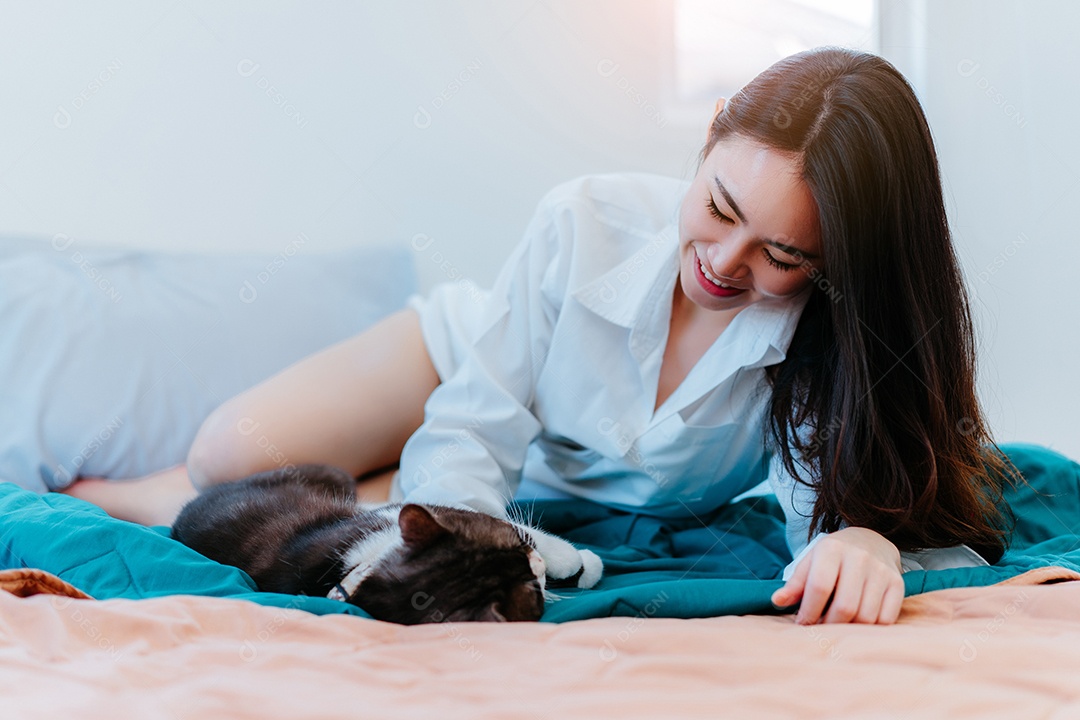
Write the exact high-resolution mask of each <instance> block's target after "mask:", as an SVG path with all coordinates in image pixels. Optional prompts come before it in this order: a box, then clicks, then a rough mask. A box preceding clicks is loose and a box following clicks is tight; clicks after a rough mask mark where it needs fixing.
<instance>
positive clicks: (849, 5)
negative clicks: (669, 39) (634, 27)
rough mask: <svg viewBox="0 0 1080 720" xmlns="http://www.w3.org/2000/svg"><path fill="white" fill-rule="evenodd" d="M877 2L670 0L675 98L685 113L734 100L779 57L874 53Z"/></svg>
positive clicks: (875, 50)
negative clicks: (832, 48)
mask: <svg viewBox="0 0 1080 720" xmlns="http://www.w3.org/2000/svg"><path fill="white" fill-rule="evenodd" d="M875 6H876V2H875V0H753V1H752V2H748V1H747V0H675V23H674V31H675V33H674V35H675V37H674V47H673V50H674V55H675V57H674V63H673V69H674V75H675V76H674V78H673V80H674V88H673V90H674V92H673V93H672V95H671V96H669V98H670V100H671V101H673V103H674V105H675V106H676V107H677V108H679V109H682V110H684V111H685V110H689V109H690V108H691V107H693V108H702V107H705V106H707V110H709V111H711V109H712V106H713V104H714V103H715V102H716V99H717V98H719V97H731V95H732V94H733V93H734V92H735V91H736V90H738V89H739V88H740V87H742V86H743V85H745V84H746V83H747V82H749V81H750V80H751V79H752V78H753V77H754V76H755V75H757V74H758V73H759V72H761V71H762V70H764V69H765V68H767V67H768V66H769V65H772V64H773V63H774V62H776V61H777V60H779V59H780V58H782V57H786V56H788V55H791V54H792V53H796V52H799V51H800V50H806V49H809V48H812V47H817V46H819V45H842V46H845V47H854V48H859V49H861V50H867V51H869V52H877V44H878V43H877V21H876V14H877V11H876V7H875Z"/></svg>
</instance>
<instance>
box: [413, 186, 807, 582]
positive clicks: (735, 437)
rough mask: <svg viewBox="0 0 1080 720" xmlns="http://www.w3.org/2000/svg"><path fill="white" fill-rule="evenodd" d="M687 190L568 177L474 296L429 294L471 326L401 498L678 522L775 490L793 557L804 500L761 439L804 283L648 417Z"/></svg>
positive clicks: (751, 319) (765, 305)
mask: <svg viewBox="0 0 1080 720" xmlns="http://www.w3.org/2000/svg"><path fill="white" fill-rule="evenodd" d="M689 185H690V183H689V182H688V181H683V180H677V179H674V178H667V177H662V176H658V175H650V174H645V173H619V174H604V175H588V176H583V177H579V178H576V179H574V180H571V181H568V182H565V183H562V184H560V185H558V186H556V187H555V188H554V189H552V190H551V191H549V192H548V193H547V194H546V195H545V196H544V198H543V199H542V200H541V202H540V204H539V207H538V209H537V211H536V213H535V215H534V216H533V218H532V220H531V221H530V223H529V225H528V227H527V229H526V231H525V237H524V239H523V240H522V241H521V242H520V243H519V244H518V246H517V247H516V248H515V249H514V251H513V252H512V254H511V256H510V258H509V259H508V261H507V262H506V264H505V265H504V266H503V268H502V270H501V272H500V273H499V275H498V277H497V279H496V281H495V284H494V286H493V288H492V289H491V291H490V292H489V293H487V294H486V295H485V296H484V297H483V298H482V301H481V302H465V301H463V300H461V298H460V293H459V294H458V295H456V296H455V292H456V291H457V290H458V289H459V288H460V287H461V286H460V284H457V285H454V284H451V283H444V284H443V285H442V286H438V287H436V288H435V289H434V290H433V291H432V293H431V301H432V302H434V303H442V305H440V306H439V307H440V309H441V310H442V311H443V312H452V313H458V314H460V313H467V314H468V317H466V318H462V317H455V319H454V321H453V322H452V323H450V324H451V325H453V326H455V327H459V328H467V329H468V330H467V335H468V336H467V337H461V338H458V339H457V341H456V344H455V347H454V350H453V355H454V358H455V361H456V367H455V368H454V370H453V372H452V374H451V375H450V376H449V377H446V378H444V381H443V382H442V383H441V384H440V385H439V386H438V387H437V388H436V389H435V391H434V392H433V393H432V394H431V396H430V398H429V399H428V401H427V405H426V406H425V420H424V423H423V425H422V426H421V427H420V428H419V429H418V430H417V431H416V433H415V434H414V435H413V436H412V437H411V438H410V439H409V441H408V442H407V443H406V445H405V447H404V449H403V451H402V456H401V465H400V471H399V473H398V480H397V481H398V482H399V483H400V488H399V490H400V493H403V494H404V499H406V500H408V501H412V502H431V503H447V504H458V505H463V506H467V507H471V508H474V509H476V510H480V511H483V512H487V513H490V514H493V515H496V516H503V517H504V516H505V509H504V507H505V505H506V503H507V501H508V500H509V499H511V498H513V497H515V496H516V497H517V499H519V500H521V499H526V498H529V497H542V496H545V495H548V496H571V497H579V498H585V499H588V500H592V501H594V502H598V503H602V504H604V505H607V506H611V507H615V508H619V509H623V510H628V511H634V512H644V513H648V514H653V515H657V516H664V517H689V516H693V515H696V514H699V513H705V512H708V511H711V510H714V509H715V508H717V507H719V506H720V505H722V504H724V503H727V502H730V501H731V500H733V499H735V498H737V497H738V496H740V495H741V494H743V493H746V494H752V493H753V492H760V491H762V490H764V489H765V488H772V489H775V490H777V491H778V492H777V497H778V498H779V499H780V502H781V505H782V506H783V507H784V512H785V517H786V518H787V519H788V523H789V526H788V541H789V545H790V546H791V550H792V553H793V554H798V553H799V552H800V551H802V550H803V549H804V548H805V546H806V545H807V540H806V518H803V517H802V515H809V508H810V507H812V502H813V495H812V494H810V495H807V494H806V493H805V492H803V493H800V492H799V491H798V490H797V491H796V494H795V497H794V504H793V502H792V501H793V498H792V497H791V494H790V486H791V482H790V478H787V476H786V473H783V472H782V468H780V467H779V464H778V463H777V462H771V459H772V453H767V452H766V450H765V434H764V433H765V428H766V427H767V425H766V422H767V415H766V413H767V409H768V403H769V396H770V389H769V386H768V381H767V379H766V377H765V370H764V368H765V366H767V365H771V364H774V363H778V362H780V361H782V360H783V359H784V358H785V357H786V352H787V348H788V346H789V344H790V341H791V337H792V335H793V334H794V332H795V327H796V325H797V324H798V320H799V317H800V315H801V313H802V309H803V307H804V306H805V304H806V301H807V300H808V299H809V296H810V293H811V291H812V287H808V288H807V289H806V291H804V292H802V293H800V294H799V295H798V296H796V297H795V298H792V299H787V300H784V301H772V300H762V301H758V302H755V303H753V304H752V305H749V306H747V307H745V308H743V309H742V310H741V311H739V312H738V313H737V314H736V315H735V317H734V318H733V319H732V320H731V322H730V324H729V325H728V327H727V328H725V330H724V331H723V333H722V334H721V335H720V336H719V337H718V338H717V339H716V341H715V342H714V343H713V344H712V345H711V346H710V347H709V349H708V350H707V351H706V352H705V354H704V356H702V358H701V359H700V360H699V361H698V362H697V363H696V364H695V365H694V367H693V368H692V369H691V370H690V372H689V374H688V375H687V376H686V377H685V379H684V380H683V381H682V382H681V384H680V385H679V386H678V387H677V388H676V389H675V391H674V392H673V393H672V394H671V395H670V396H669V397H668V398H667V399H666V400H665V401H664V402H663V404H662V405H661V406H660V407H659V408H656V410H655V411H654V405H655V403H656V397H657V388H658V383H659V377H660V366H661V362H662V360H663V356H664V349H665V347H666V345H667V336H668V331H669V327H670V324H671V312H672V300H673V294H674V289H675V283H676V282H678V277H679V255H678V248H679V228H678V219H679V218H678V215H679V207H680V204H681V202H682V199H683V196H684V195H685V194H686V191H687V189H688V188H689ZM473 300H475V298H473ZM462 333H463V334H465V333H466V331H464V330H463V331H462ZM440 362H441V363H445V362H447V361H445V360H441V361H440ZM523 478H524V480H525V481H524V483H522V479H523ZM785 488H786V489H787V492H782V490H783V489H785ZM799 489H802V488H801V486H800V488H799ZM807 502H809V503H810V504H809V505H807ZM795 505H799V507H798V508H796V507H795ZM793 565H794V563H793ZM791 569H792V566H789V568H788V575H790V571H791Z"/></svg>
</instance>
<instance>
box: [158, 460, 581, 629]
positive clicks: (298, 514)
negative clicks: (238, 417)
mask: <svg viewBox="0 0 1080 720" xmlns="http://www.w3.org/2000/svg"><path fill="white" fill-rule="evenodd" d="M355 488H356V481H355V480H354V479H353V478H352V476H350V475H349V474H348V473H347V472H345V471H344V470H341V469H339V468H335V467H332V466H328V465H315V464H311V465H300V466H297V467H295V468H293V467H290V468H288V469H281V470H272V471H269V472H264V473H259V474H256V475H252V476H250V477H247V478H244V479H242V480H238V481H236V482H228V483H223V484H221V485H216V486H214V487H212V488H210V489H208V490H206V491H204V492H203V493H201V494H200V495H199V496H198V497H196V498H195V499H194V500H192V501H191V502H189V503H188V504H187V505H185V506H184V508H183V509H182V510H181V512H180V514H179V516H178V517H177V519H176V522H175V523H174V524H173V527H172V537H173V538H175V539H176V540H179V541H180V542H182V543H184V544H185V545H187V546H188V547H191V548H192V549H194V550H195V551H197V552H199V553H201V554H203V555H205V556H206V557H208V558H210V559H212V560H216V561H218V562H220V563H223V564H226V565H232V566H234V567H238V568H240V569H242V570H244V571H245V572H246V573H247V574H248V575H250V576H251V578H252V580H254V581H255V584H256V585H257V586H258V588H259V590H261V591H264V592H278V593H286V594H292V595H314V596H325V597H331V598H334V599H338V600H343V601H345V602H349V603H352V604H354V605H356V606H358V607H360V608H362V609H363V610H365V611H366V612H367V613H368V614H370V615H371V616H372V617H374V618H376V619H378V620H386V621H389V622H396V623H402V624H406V625H413V624H418V623H429V622H460V621H522V620H523V621H529V620H539V619H540V615H541V614H542V613H543V609H544V589H545V584H546V577H547V575H548V574H549V572H550V571H549V569H548V568H547V564H546V563H545V560H544V559H543V555H544V552H545V551H546V552H547V556H548V557H549V558H550V559H551V560H552V561H553V562H554V564H555V565H557V566H561V567H558V568H557V570H558V572H557V574H555V575H554V576H555V577H563V578H566V579H567V580H568V581H569V583H570V584H576V585H577V586H579V587H591V586H592V585H594V584H595V583H596V582H597V581H598V580H599V576H600V574H601V572H602V564H601V563H600V560H599V558H597V557H596V556H595V555H593V554H592V553H590V552H589V551H587V550H581V551H578V550H577V549H575V548H574V547H573V546H572V545H570V544H569V543H567V542H566V541H564V540H561V539H559V538H556V537H554V536H551V535H547V534H546V533H543V532H542V531H539V530H536V529H535V528H530V527H528V526H527V525H524V524H521V523H515V522H508V521H504V520H500V519H498V518H495V517H492V516H490V515H486V514H483V513H479V512H474V511H470V510H464V509H459V508H453V507H443V506H436V505H419V504H415V503H395V504H388V505H379V506H364V505H361V504H360V503H359V502H357V500H356V489H355ZM538 543H539V545H540V546H541V547H540V548H539V549H538ZM564 584H566V583H564Z"/></svg>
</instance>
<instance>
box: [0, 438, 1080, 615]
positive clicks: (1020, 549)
mask: <svg viewBox="0 0 1080 720" xmlns="http://www.w3.org/2000/svg"><path fill="white" fill-rule="evenodd" d="M1001 449H1002V450H1003V451H1004V452H1005V453H1006V454H1008V455H1009V457H1010V459H1011V460H1012V461H1013V463H1015V464H1016V466H1017V467H1018V468H1019V469H1020V471H1021V472H1022V473H1023V474H1024V476H1025V477H1026V478H1027V479H1028V481H1029V482H1030V483H1031V484H1032V486H1034V488H1036V489H1037V490H1039V491H1041V492H1042V493H1045V494H1046V495H1044V496H1040V495H1038V494H1036V493H1034V492H1032V490H1031V489H1030V488H1027V487H1021V488H1020V489H1018V490H1016V491H1010V492H1009V494H1008V496H1007V497H1008V499H1009V501H1010V503H1011V505H1012V507H1013V511H1014V512H1015V513H1016V515H1017V518H1018V521H1017V528H1016V531H1015V533H1014V536H1013V538H1012V543H1011V547H1010V550H1009V551H1008V552H1007V553H1006V554H1005V556H1004V557H1003V558H1002V560H1001V562H999V563H998V564H997V565H994V566H991V567H980V568H962V569H955V570H936V571H915V572H909V573H905V575H904V584H905V590H906V594H907V595H913V594H916V593H922V592H927V591H930V590H940V589H943V588H951V587H960V586H968V585H991V584H993V583H997V582H1000V581H1002V580H1005V579H1006V578H1009V577H1012V576H1014V575H1018V574H1020V573H1023V572H1025V571H1027V570H1030V569H1032V568H1035V567H1040V566H1046V565H1060V566H1063V567H1066V568H1069V569H1071V570H1075V571H1077V572H1080V537H1078V535H1077V533H1078V531H1080V487H1078V485H1080V465H1078V464H1077V463H1076V462H1074V461H1072V460H1070V459H1069V458H1067V457H1065V456H1063V455H1061V454H1059V453H1056V452H1054V451H1052V450H1049V449H1047V448H1044V447H1040V446H1038V445H1031V444H1024V443H1012V444H1004V445H1001ZM532 515H533V517H534V518H535V519H536V522H537V524H538V525H540V526H542V527H544V528H545V529H547V530H549V531H550V532H553V533H556V534H558V535H561V536H563V537H565V538H567V539H569V540H570V541H572V542H574V543H576V544H578V545H579V546H581V547H587V548H589V549H591V550H593V551H594V552H596V553H597V554H598V555H600V556H601V557H602V558H603V560H604V571H605V574H604V578H603V579H602V580H601V581H600V583H599V584H598V585H597V586H596V587H595V588H592V589H590V590H560V591H559V594H560V595H562V596H563V597H562V599H560V600H556V601H553V602H550V603H549V604H548V606H547V608H546V610H545V613H544V617H543V620H544V621H545V622H565V621H568V620H581V619H585V618H593V617H605V616H610V615H625V616H644V617H680V618H691V617H710V616H715V615H743V614H770V613H781V612H794V611H795V609H796V608H795V607H791V608H784V609H780V610H777V609H776V608H774V607H773V605H772V603H771V602H770V600H769V598H770V596H771V595H772V593H773V592H774V591H775V590H776V589H777V588H779V587H780V586H782V585H783V581H782V580H780V576H781V574H782V572H783V569H784V567H785V566H786V565H787V564H788V563H790V562H791V554H790V552H789V551H788V547H787V542H786V539H785V533H784V516H783V512H782V511H781V509H780V506H779V503H778V502H777V499H776V497H775V496H773V495H765V496H759V497H754V498H748V499H745V500H742V501H740V502H738V503H734V504H731V505H727V506H724V507H721V508H719V509H718V510H716V511H715V512H714V513H712V514H711V515H708V516H703V517H701V518H700V520H698V519H691V520H670V519H660V518H654V517H650V516H646V515H637V514H630V513H625V512H621V511H618V510H612V509H609V508H606V507H602V506H599V505H595V504H592V503H589V502H585V501H576V500H546V501H537V502H535V503H532ZM0 562H2V563H3V567H5V568H23V567H31V568H40V569H43V570H46V571H48V572H51V573H53V574H54V575H58V576H59V577H60V578H62V579H64V580H66V581H67V582H69V583H71V584H72V585H74V586H76V587H78V588H79V589H81V590H84V591H85V592H87V593H89V594H90V595H91V596H92V597H94V598H97V599H99V600H100V599H106V598H131V599H141V598H151V597H160V596H163V595H177V594H181V595H208V596H214V597H229V598H239V599H243V600H250V601H253V602H257V603H260V604H263V605H273V606H279V607H293V608H299V609H302V610H307V611H309V612H313V613H317V614H328V613H349V614H352V615H356V616H359V617H367V616H366V615H365V613H364V612H363V611H362V610H360V609H359V608H356V607H353V606H351V605H346V604H345V603H340V602H336V601H333V600H328V599H326V598H315V597H293V596H288V595H277V594H273V593H261V592H258V591H257V590H256V588H255V585H254V583H253V582H252V581H251V578H249V577H248V576H247V575H246V574H245V573H243V572H242V571H240V570H237V569H235V568H231V567H227V566H224V565H219V564H217V563H215V562H213V561H210V560H207V559H206V558H204V557H202V556H201V555H199V554H197V553H195V552H194V551H192V550H189V549H188V548H187V547H185V546H183V545H181V544H180V543H178V542H176V541H174V540H172V539H170V538H169V531H168V528H165V527H154V528H146V527H142V526H139V525H133V524H131V523H127V522H123V521H120V520H115V519H113V518H110V517H109V516H108V515H106V514H105V513H104V512H102V511H101V510H100V509H98V508H96V507H94V506H93V505H90V504H88V503H85V502H83V501H81V500H76V499H74V498H70V497H67V496H66V495H58V494H48V495H38V494H35V493H33V492H29V491H26V490H22V489H20V488H19V487H18V486H16V485H14V484H12V483H6V482H4V483H0Z"/></svg>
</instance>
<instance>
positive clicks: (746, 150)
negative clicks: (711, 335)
mask: <svg viewBox="0 0 1080 720" xmlns="http://www.w3.org/2000/svg"><path fill="white" fill-rule="evenodd" d="M679 258H680V271H679V280H680V283H679V284H680V286H681V288H682V291H683V293H684V294H685V295H686V297H687V298H688V299H689V300H690V301H691V302H693V303H694V304H695V305H696V306H698V307H700V308H702V309H704V310H733V309H737V308H742V307H745V306H747V305H750V304H752V303H755V302H757V301H758V300H763V299H766V298H787V297H792V296H795V295H798V294H799V293H800V292H802V291H803V290H804V289H805V288H806V287H807V286H808V285H809V284H810V283H811V282H812V277H813V276H812V274H811V269H812V268H816V269H817V270H819V271H820V270H821V268H822V263H823V259H822V252H821V238H820V232H819V229H818V215H817V205H816V204H815V202H814V199H813V196H812V195H811V194H810V189H809V188H808V187H807V185H806V183H805V182H804V181H803V180H802V179H801V178H800V177H799V170H798V167H797V165H796V163H795V159H794V158H793V157H792V156H790V155H787V154H785V153H781V152H778V151H776V150H773V149H771V148H769V147H767V146H764V145H759V144H758V143H756V142H753V141H751V140H747V139H745V138H742V137H739V136H729V137H727V138H724V139H722V140H720V141H719V142H717V143H716V145H714V146H713V148H712V150H711V151H709V155H708V156H707V157H706V158H705V162H703V163H702V165H701V169H700V170H699V171H698V173H697V176H696V177H695V178H694V181H693V184H692V185H691V186H690V189H689V191H688V192H687V193H686V197H685V198H684V199H683V202H682V207H681V209H680V212H679ZM710 276H711V278H710ZM714 281H719V282H722V283H724V284H725V285H730V286H732V288H733V289H725V288H723V287H718V286H717V284H716V282H714Z"/></svg>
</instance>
